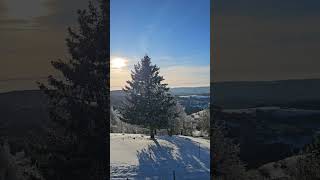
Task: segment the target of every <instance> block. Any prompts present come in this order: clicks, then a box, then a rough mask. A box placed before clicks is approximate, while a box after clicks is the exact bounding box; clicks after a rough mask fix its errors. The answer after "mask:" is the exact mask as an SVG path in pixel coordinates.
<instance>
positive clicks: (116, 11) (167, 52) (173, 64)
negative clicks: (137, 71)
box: [110, 0, 210, 89]
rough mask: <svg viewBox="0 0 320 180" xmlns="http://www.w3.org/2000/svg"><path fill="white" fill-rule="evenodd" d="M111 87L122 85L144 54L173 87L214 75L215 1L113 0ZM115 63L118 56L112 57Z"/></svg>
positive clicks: (202, 81) (196, 83) (203, 82)
mask: <svg viewBox="0 0 320 180" xmlns="http://www.w3.org/2000/svg"><path fill="white" fill-rule="evenodd" d="M110 11H111V13H110V14H111V16H110V28H111V29H110V35H111V36H110V38H111V39H110V47H111V59H115V58H118V59H119V58H121V59H125V62H126V66H123V67H121V68H111V88H112V89H121V87H123V86H124V85H125V81H126V80H129V72H130V69H131V68H132V67H133V64H136V63H137V62H138V61H139V60H140V59H141V58H142V57H143V56H144V55H145V54H148V55H149V56H150V57H151V60H152V62H153V63H154V64H157V65H158V66H159V67H160V73H161V74H162V75H163V76H164V78H165V79H166V82H167V83H169V86H171V87H182V86H184V87H186V86H207V85H209V80H210V0H201V1H199V0H111V7H110ZM112 62H113V61H112Z"/></svg>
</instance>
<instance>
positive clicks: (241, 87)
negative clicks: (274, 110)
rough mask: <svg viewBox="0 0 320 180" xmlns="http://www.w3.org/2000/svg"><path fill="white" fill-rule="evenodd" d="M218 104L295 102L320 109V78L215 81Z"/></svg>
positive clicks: (224, 106)
mask: <svg viewBox="0 0 320 180" xmlns="http://www.w3.org/2000/svg"><path fill="white" fill-rule="evenodd" d="M211 87H212V90H213V95H212V96H213V99H214V104H215V105H218V106H221V107H223V108H250V107H255V106H272V105H280V106H292V107H296V108H307V109H320V79H305V80H280V81H257V82H249V81H248V82H246V81H241V82H217V83H212V84H211Z"/></svg>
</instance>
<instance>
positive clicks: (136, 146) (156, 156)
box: [110, 133, 210, 180]
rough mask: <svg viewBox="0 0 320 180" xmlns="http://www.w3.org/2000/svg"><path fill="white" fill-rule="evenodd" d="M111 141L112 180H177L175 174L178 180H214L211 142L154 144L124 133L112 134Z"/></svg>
mask: <svg viewBox="0 0 320 180" xmlns="http://www.w3.org/2000/svg"><path fill="white" fill-rule="evenodd" d="M110 139H111V145H110V149H111V151H110V160H111V164H110V165H111V168H110V170H111V172H110V174H111V179H126V178H129V179H173V173H175V177H176V179H177V180H178V179H190V180H192V179H203V180H205V179H210V141H209V140H206V139H202V138H193V137H188V136H172V137H170V136H156V140H155V141H154V140H151V139H150V138H149V136H147V135H142V134H120V133H111V134H110ZM199 145H200V149H199ZM199 152H200V157H199ZM173 171H174V172H173Z"/></svg>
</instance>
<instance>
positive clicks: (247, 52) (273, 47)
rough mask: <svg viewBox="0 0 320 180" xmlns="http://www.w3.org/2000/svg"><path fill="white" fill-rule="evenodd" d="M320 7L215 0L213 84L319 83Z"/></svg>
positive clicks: (297, 1) (287, 0) (296, 1)
mask: <svg viewBox="0 0 320 180" xmlns="http://www.w3.org/2000/svg"><path fill="white" fill-rule="evenodd" d="M319 20H320V1H317V0H308V1H303V0H259V1H257V0H242V1H239V0H221V1H220V0H214V31H215V32H214V48H215V53H214V60H213V63H212V66H211V67H212V70H213V73H212V75H213V76H212V79H213V80H214V81H232V80H250V81H251V80H275V79H302V78H320V71H319V67H320V51H319V45H320V24H319Z"/></svg>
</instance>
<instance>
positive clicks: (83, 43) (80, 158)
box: [39, 0, 110, 180]
mask: <svg viewBox="0 0 320 180" xmlns="http://www.w3.org/2000/svg"><path fill="white" fill-rule="evenodd" d="M95 2H96V3H95ZM95 2H91V1H90V3H89V6H88V9H87V10H79V11H78V23H79V26H78V27H79V28H78V29H71V28H69V29H68V30H69V37H68V38H67V39H66V44H67V46H68V50H69V53H70V57H69V58H68V60H67V61H62V60H57V61H52V65H53V67H54V68H55V69H57V70H58V71H60V72H61V73H62V74H63V79H61V80H59V79H56V78H54V77H53V76H49V77H48V84H49V86H46V85H44V84H41V83H39V86H40V89H41V90H43V92H44V93H45V94H47V95H48V97H49V111H50V119H51V120H52V121H53V122H54V124H55V126H54V127H52V129H51V131H52V132H51V133H50V134H49V135H48V140H47V145H46V146H47V147H48V148H47V149H46V151H47V154H50V162H48V167H46V169H50V172H53V173H51V174H50V175H48V176H50V178H52V179H68V180H71V179H77V180H81V179H83V180H90V179H94V180H103V179H106V178H107V174H108V167H109V164H107V162H108V161H107V157H108V153H107V152H108V150H109V149H108V144H107V143H108V139H107V138H108V131H109V123H108V119H109V115H108V112H109V110H110V108H109V93H110V91H109V85H108V84H109V62H110V60H109V58H110V56H109V18H108V16H109V0H96V1H95ZM48 179H49V178H48Z"/></svg>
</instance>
